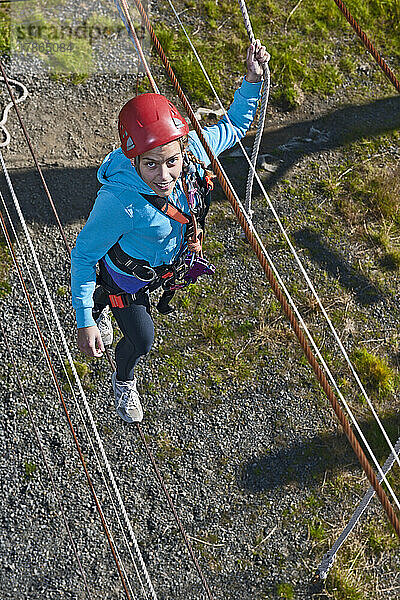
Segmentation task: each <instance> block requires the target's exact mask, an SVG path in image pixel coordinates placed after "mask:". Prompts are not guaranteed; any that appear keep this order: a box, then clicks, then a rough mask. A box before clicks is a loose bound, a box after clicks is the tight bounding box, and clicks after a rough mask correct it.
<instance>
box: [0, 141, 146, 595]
mask: <svg viewBox="0 0 400 600" xmlns="http://www.w3.org/2000/svg"><path fill="white" fill-rule="evenodd" d="M0 161H1V164H2V167H3V171H4V174H5V177H6V180H7V184H8V187H9V189H10V192H11V196H12V199H13V202H14V206H15V209H16V211H17V214H18V217H19V220H20V222H21V225H22V228H23V230H24V233H25V237H26V239H27V242H28V245H29V248H30V251H31V254H32V258H33V260H34V263H35V266H36V270H37V272H38V274H39V278H40V280H41V283H42V286H43V289H44V291H45V294H46V297H47V301H48V304H49V307H50V310H51V313H52V316H53V319H54V320H55V322H56V326H57V329H58V332H59V335H60V338H61V341H62V344H63V346H64V351H65V353H66V355H67V359H68V362H69V365H70V368H71V371H72V374H73V376H74V379H75V382H76V384H77V386H78V389H79V393H80V396H81V398H82V401H83V404H84V407H85V410H86V413H87V416H88V419H89V422H90V425H91V427H92V431H93V433H94V436H95V439H96V442H97V445H98V447H99V449H100V453H101V456H102V458H103V461H104V464H105V466H106V470H107V473H108V476H109V478H110V481H111V485H112V488H113V491H114V493H115V495H116V497H117V500H118V504H119V507H120V509H121V512H122V515H123V517H124V521H125V525H126V526H127V528H128V531H129V534H130V537H131V540H132V543H133V546H134V549H135V552H136V555H137V558H138V561H139V564H140V566H141V568H142V571H143V574H144V577H145V580H146V583H147V585H148V588H149V590H150V593H151V597H152V598H153V599H154V600H157V596H156V593H155V590H154V587H153V585H152V582H151V580H150V576H149V574H148V572H147V568H146V565H145V563H144V560H143V557H142V554H141V552H140V549H139V546H138V543H137V540H136V536H135V534H134V531H133V529H132V525H131V522H130V520H129V517H128V514H127V512H126V508H125V505H124V502H123V500H122V497H121V494H120V492H119V489H118V486H117V483H116V481H115V477H114V474H113V471H112V469H111V465H110V463H109V460H108V457H107V455H106V452H105V449H104V446H103V442H102V440H101V438H100V435H99V432H98V430H97V427H96V424H95V422H94V419H93V415H92V411H91V409H90V406H89V404H88V401H87V398H86V394H85V392H84V390H83V387H82V384H81V381H80V379H79V376H78V373H77V371H76V368H75V365H74V361H73V358H72V355H71V352H70V350H69V347H68V343H67V340H66V338H65V334H64V331H63V328H62V326H61V323H60V320H59V318H58V315H57V312H56V309H55V306H54V303H53V300H52V298H51V295H50V292H49V289H48V286H47V283H46V280H45V278H44V275H43V271H42V269H41V266H40V264H39V261H38V258H37V254H36V251H35V248H34V246H33V243H32V238H31V235H30V233H29V230H28V227H27V224H26V221H25V218H24V216H23V214H22V211H21V207H20V204H19V201H18V198H17V196H16V194H15V192H14V188H13V186H12V183H11V180H10V177H9V175H8V171H7V167H6V165H5V163H4V159H3V155H2V153H1V151H0Z"/></svg>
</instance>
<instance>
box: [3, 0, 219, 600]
mask: <svg viewBox="0 0 400 600" xmlns="http://www.w3.org/2000/svg"><path fill="white" fill-rule="evenodd" d="M122 2H123V3H124V7H125V10H126V12H127V14H128V15H129V11H128V7H127V5H126V2H124V0H122ZM127 22H129V23H130V25H129V27H132V30H133V31H132V34H134V29H133V25H132V21H131V19H130V20H129V21H127ZM133 37H135V36H133ZM135 39H136V42H135V45H137V47H138V48H139V47H140V42H139V40H138V39H137V37H136V38H135ZM143 56H144V55H143ZM0 69H1V71H2V73H3V76H4V79H5V81H6V83H7V76H6V74H5V71H4V68H3V65H2V63H1V60H0ZM149 74H150V73H149ZM150 76H151V74H150ZM151 81H153V82H154V80H153V79H152V78H151V79H150V82H151ZM152 85H153V83H152ZM154 86H155V87H154ZM154 86H153V89H154V90H157V89H158V88H157V86H156V85H155V82H154ZM7 87H8V91H9V93H10V96H11V98H12V100H13V103H14V105H15V99H14V96H13V94H12V90H11V88H10V86H9V85H7ZM155 93H157V92H155ZM16 110H17V115H18V118H19V121H20V124H21V127H22V129H23V132H24V135H25V139H26V141H27V143H28V146H29V149H30V151H31V154H32V157H33V159H34V162H35V165H36V167H37V169H38V171H39V174H40V177H41V180H42V184H43V186H44V189H45V192H46V194H47V197H48V199H49V202H50V205H51V207H52V210H53V213H54V215H55V218H56V222H57V224H58V227H59V230H60V232H61V235H62V237H63V240H64V244H65V247H66V250H67V252H68V253H69V254H70V252H71V250H70V247H69V244H68V242H67V240H66V237H65V233H64V230H63V227H62V225H61V221H60V219H59V217H58V213H57V209H56V207H55V205H54V202H53V199H52V197H51V194H50V192H49V190H48V187H47V184H46V182H45V179H44V176H43V174H42V171H41V169H40V166H39V164H38V161H37V159H36V156H35V153H34V151H33V147H32V144H31V142H30V139H29V135H28V133H27V131H26V128H25V126H24V124H23V121H22V118H21V115H20V113H19V111H18V109H17V107H16ZM14 196H15V194H14ZM15 199H16V198H15ZM17 202H18V201H17ZM19 216H20V220H21V219H23V215H22V212H21V211H19ZM21 222H22V221H21ZM26 231H27V230H26ZM28 235H29V234H28ZM29 243H30V245H32V242H31V240H30V238H29ZM32 249H33V245H32ZM35 256H36V255H35ZM34 260H35V263H37V264H36V268H37V269H38V272H39V270H40V265H39V263H38V261H37V258H36V259H35V257H34ZM40 277H41V280H42V285H43V286H46V283H45V280H44V276H43V273H42V272H41V270H40ZM46 289H47V286H46ZM46 294H47V295H48V298H50V295H49V293H48V289H47V291H46ZM50 305H51V308H52V312H53V310H54V312H53V316H54V317H55V320H56V322H57V325H58V329H59V333H60V335H61V338H62V341H63V345H64V348H65V350H66V353H67V358H68V362H69V364H70V367H71V370H72V374H73V376H74V378H75V380H76V382H77V385H78V388H79V391H80V394H81V397H82V398H83V402H84V405H85V409H86V412H87V414H88V417H89V421H90V423H91V426H92V429H93V431H94V432H95V437H96V441H97V443H98V445H99V448H100V451H101V454H102V456H103V460H104V462H105V464H106V467H107V471H108V472H109V476H110V479H111V482H112V487H113V489H114V492H115V494H116V496H117V499H118V503H119V504H120V506H121V503H122V506H121V508H122V512H123V515H124V519H125V522H126V524H127V526H128V529H129V532H130V534H131V537H132V540H133V544H134V547H135V551H136V552H137V553H138V556H139V557H140V558H139V562H140V564H141V566H142V569H143V572H144V574H145V578H146V582H147V583H148V585H149V588H150V590H151V594H152V597H153V598H156V594H155V591H154V588H153V586H152V584H151V581H150V578H149V575H148V573H147V569H146V566H145V564H144V562H143V558H142V556H141V554H140V550H139V547H138V545H137V541H136V538H135V536H134V533H133V530H132V527H131V524H130V522H129V518H128V516H127V514H126V511H125V507H124V505H123V502H122V498H121V496H120V494H119V490H118V488H117V487H116V483H115V479H114V476H113V474H112V471H111V467H110V466H109V463H108V460H107V457H106V455H105V451H104V448H103V446H102V442H101V440H100V437H99V434H98V432H97V428H96V425H95V423H94V420H93V416H92V414H91V412H90V407H89V405H88V404H87V401H86V396H85V394H84V391H83V388H82V385H81V382H80V380H79V377H78V374H77V372H76V369H75V365H74V363H73V361H72V357H71V355H70V352H69V349H68V346H67V342H66V340H65V337H64V334H63V331H62V328H61V325H60V323H59V320H58V317H57V314H56V313H55V309H54V305H53V304H52V302H51V298H50ZM106 356H107V359H108V361H109V363H110V365H113V361H112V358H111V356H110V353H109V352H108V349H106ZM113 368H114V367H113ZM114 370H115V369H114ZM138 430H139V433H140V435H141V438H142V440H144V439H145V438H144V436H143V434H142V432H141V429H140V427H139V426H138ZM145 447H146V452H147V454H148V456H149V458H150V460H151V463H152V465H153V468H154V465H155V460H154V458H153V456H152V454H151V451H150V448H149V446H148V445H147V444H146V445H145ZM110 473H111V474H110ZM156 476H157V479H158V480H159V481H160V483H161V486H162V489H163V491H164V493H165V494H166V495H167V500H168V504H169V505H170V506H171V505H173V503H172V499H171V497H170V496H169V494H168V492H167V490H166V487H165V485H164V483H163V482H162V477H161V474H160V472H159V471H158V469H157V471H156ZM114 486H115V487H114ZM173 512H174V517H175V519H176V521H177V524H178V527H179V530H180V531H181V533H182V532H183V533H184V529H183V526H182V523H181V521H180V519H179V516H178V514H177V512H176V510H175V508H174V509H173ZM184 540H185V544H186V546H187V548H188V550H189V553H190V555H191V557H192V559H193V558H194V563H195V566H196V569H197V571H198V572H199V575H200V578H201V580H202V582H203V585H204V582H205V587H206V586H207V588H208V585H207V582H206V581H205V578H204V575H203V573H202V572H201V569H200V565H199V563H198V561H197V559H196V558H195V555H194V552H193V549H192V546H191V543H190V541H189V539H188V537H187V535H186V534H185V533H184ZM207 595H208V597H209V598H210V599H212V596H211V592H210V590H209V588H208V591H207Z"/></svg>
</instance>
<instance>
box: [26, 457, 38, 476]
mask: <svg viewBox="0 0 400 600" xmlns="http://www.w3.org/2000/svg"><path fill="white" fill-rule="evenodd" d="M36 471H37V465H35V463H32V462H29V461H27V462H26V463H25V464H24V478H25V479H26V480H30V479H33V477H34V475H35V473H36Z"/></svg>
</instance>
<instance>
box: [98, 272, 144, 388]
mask: <svg viewBox="0 0 400 600" xmlns="http://www.w3.org/2000/svg"><path fill="white" fill-rule="evenodd" d="M100 273H101V281H102V282H104V284H105V285H106V286H107V288H109V289H110V291H111V292H113V293H115V294H118V293H121V292H122V291H123V290H121V288H119V287H118V286H117V285H116V284H115V283H114V281H113V280H112V279H111V277H110V275H109V274H108V272H107V270H106V269H105V268H104V266H103V265H102V264H101V263H100ZM95 298H96V296H95ZM111 311H112V313H113V315H114V317H115V320H116V321H117V323H118V326H119V328H120V330H121V332H122V334H123V337H122V338H121V339H120V341H119V342H118V344H117V346H116V348H115V360H116V363H117V379H118V380H119V381H128V380H131V379H133V378H134V368H135V366H136V364H137V363H138V361H139V359H140V357H141V356H145V355H146V354H148V353H149V352H150V349H151V347H152V345H153V341H154V323H153V319H152V318H151V311H150V300H149V294H148V293H140V292H139V293H138V294H137V297H136V299H135V300H134V302H133V303H132V304H131V305H130V306H128V307H127V308H113V307H111Z"/></svg>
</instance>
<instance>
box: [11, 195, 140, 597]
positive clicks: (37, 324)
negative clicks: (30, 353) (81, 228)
mask: <svg viewBox="0 0 400 600" xmlns="http://www.w3.org/2000/svg"><path fill="white" fill-rule="evenodd" d="M0 196H1V197H2V194H1V193H0ZM0 222H1V228H2V231H3V234H4V237H5V238H6V242H7V246H8V249H9V251H10V253H11V256H12V258H13V261H14V265H15V267H16V269H17V272H18V277H19V281H20V283H21V286H22V288H23V291H24V295H25V298H26V301H27V303H28V306H29V310H30V313H31V316H32V319H33V321H34V324H35V327H36V331H37V334H38V337H39V340H40V344H41V346H42V350H43V353H44V356H45V359H46V362H47V365H48V367H49V370H50V373H51V376H52V380H53V383H54V386H55V389H56V392H57V395H58V397H59V399H60V401H61V403H62V406H63V409H64V413H65V416H66V418H67V421H68V425H69V428H70V431H71V433H72V437H73V439H74V442H75V447H76V449H77V451H78V454H79V458H80V460H81V464H82V466H83V470H84V471H85V475H86V478H87V481H88V485H89V488H90V491H91V494H92V497H93V499H94V502H95V504H96V509H97V512H98V514H99V516H100V519H101V522H102V525H103V529H104V532H105V534H106V537H107V540H108V543H109V546H110V549H111V552H112V555H113V558H114V562H115V565H116V567H117V570H118V574H119V576H120V579H121V582H122V585H123V588H124V591H125V594H126V597H127V598H128V600H131V596H130V594H129V591H128V588H127V585H126V581H125V578H124V576H123V574H122V571H121V567H120V564H119V560H118V557H117V552H116V549H115V548H114V543H113V539H112V535H111V533H110V531H109V528H108V526H107V522H106V519H105V516H104V514H103V511H102V508H101V505H100V502H99V500H98V498H97V494H96V491H95V489H94V486H93V483H92V480H91V477H90V475H89V471H88V469H87V466H86V462H85V459H84V456H83V453H82V450H81V447H80V445H79V442H78V439H77V437H76V433H75V430H74V427H73V425H72V422H71V419H70V416H69V412H68V409H67V406H66V404H65V400H64V396H63V393H62V391H61V387H60V384H59V382H58V379H57V375H56V373H55V370H54V367H53V363H52V361H51V358H50V355H49V352H48V349H47V346H46V343H45V341H44V338H43V336H42V332H41V330H40V327H39V323H38V321H37V318H36V314H35V310H34V308H33V305H32V302H31V299H30V295H29V292H28V290H27V287H26V285H25V281H24V278H23V276H22V272H21V269H20V266H19V262H18V259H17V257H16V254H15V252H14V249H13V247H12V243H11V239H10V236H9V234H8V230H7V226H6V224H5V221H4V218H3V214H2V212H1V211H0Z"/></svg>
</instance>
